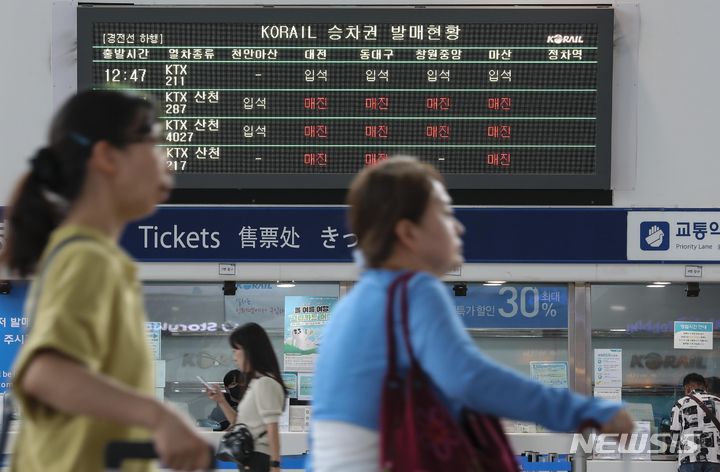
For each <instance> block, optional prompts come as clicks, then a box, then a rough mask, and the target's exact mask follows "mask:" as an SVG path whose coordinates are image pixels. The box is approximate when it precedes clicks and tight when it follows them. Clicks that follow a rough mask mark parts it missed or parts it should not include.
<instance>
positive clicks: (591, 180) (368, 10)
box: [77, 4, 614, 205]
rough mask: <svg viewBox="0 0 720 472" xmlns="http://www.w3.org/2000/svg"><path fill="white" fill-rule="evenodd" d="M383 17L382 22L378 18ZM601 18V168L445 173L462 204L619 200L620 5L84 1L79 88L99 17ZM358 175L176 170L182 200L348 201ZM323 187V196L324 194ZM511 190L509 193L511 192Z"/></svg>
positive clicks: (88, 72)
mask: <svg viewBox="0 0 720 472" xmlns="http://www.w3.org/2000/svg"><path fill="white" fill-rule="evenodd" d="M378 18H381V19H382V21H378ZM235 19H237V22H239V23H258V22H260V23H267V24H269V23H295V24H307V23H323V22H333V23H352V24H361V23H363V22H373V23H378V24H379V23H394V22H402V23H409V24H422V23H458V22H462V23H596V24H597V26H598V44H597V47H598V49H597V55H598V69H597V115H596V116H597V118H596V122H597V127H596V154H595V159H596V168H595V169H596V172H595V173H594V174H593V175H567V174H555V175H548V174H533V175H530V174H525V175H512V174H509V175H508V174H472V175H462V174H445V175H444V177H445V179H446V183H447V186H448V189H449V190H450V193H451V195H452V196H453V197H454V198H455V200H456V203H460V204H488V203H489V204H561V205H562V204H566V205H577V204H581V205H592V204H603V205H607V204H610V203H611V200H612V192H611V182H610V180H611V179H610V177H611V128H612V77H613V70H612V62H613V61H612V56H613V48H612V44H613V23H614V11H613V9H612V8H611V7H608V6H597V5H593V6H590V7H577V8H564V7H562V8H560V7H527V8H525V7H517V8H507V7H482V6H477V7H466V6H462V7H448V6H439V5H438V6H431V5H426V6H422V7H413V6H407V7H404V6H397V5H393V6H388V7H375V6H374V7H364V6H352V7H350V6H348V7H342V6H315V7H306V8H297V7H278V6H273V7H268V6H265V7H257V6H222V7H174V6H173V7H161V6H124V5H123V6H116V5H111V6H108V5H99V4H95V5H86V4H85V5H79V6H78V9H77V41H78V50H77V58H78V69H77V80H78V89H80V90H82V89H85V88H88V87H89V86H91V85H92V67H93V62H92V59H93V51H92V48H91V47H88V46H90V45H92V37H93V31H92V29H93V23H95V22H130V23H144V22H150V23H158V22H160V23H218V22H222V23H229V22H230V23H232V22H234V21H235ZM352 177H353V176H352V175H350V174H306V173H297V174H183V173H178V174H177V175H176V186H177V190H176V192H175V194H174V200H175V201H176V202H178V203H279V204H287V203H319V204H324V203H327V204H333V203H341V202H342V200H343V199H344V194H345V190H346V188H347V186H348V184H349V182H350V180H351V179H352ZM319 191H321V193H320V194H318V192H319ZM503 195H504V196H503Z"/></svg>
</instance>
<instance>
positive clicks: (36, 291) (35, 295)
mask: <svg viewBox="0 0 720 472" xmlns="http://www.w3.org/2000/svg"><path fill="white" fill-rule="evenodd" d="M90 240H92V238H90V237H88V236H71V237H69V238H67V239H64V240H63V241H61V242H60V243H59V244H58V245H57V246H55V247H54V248H53V250H52V251H50V253H49V254H48V255H47V257H46V258H45V260H44V261H43V263H42V266H40V270H38V272H37V279H36V284H37V285H36V286H35V287H33V290H32V298H31V299H30V304H29V305H28V310H27V314H28V317H29V318H30V319H29V320H28V332H30V329H31V327H32V319H33V318H34V315H35V310H36V309H37V304H38V301H39V300H40V294H41V293H42V287H43V283H44V282H45V274H46V273H47V271H48V268H49V267H50V263H51V262H52V261H53V259H54V258H55V256H57V254H58V253H59V252H60V251H61V250H62V249H63V248H64V247H65V246H67V245H68V244H70V243H74V242H76V241H90Z"/></svg>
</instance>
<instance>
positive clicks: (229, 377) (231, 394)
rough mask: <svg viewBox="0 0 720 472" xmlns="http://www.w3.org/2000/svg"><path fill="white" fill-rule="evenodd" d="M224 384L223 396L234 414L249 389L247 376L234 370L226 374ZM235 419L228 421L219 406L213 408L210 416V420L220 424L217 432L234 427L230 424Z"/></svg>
mask: <svg viewBox="0 0 720 472" xmlns="http://www.w3.org/2000/svg"><path fill="white" fill-rule="evenodd" d="M223 384H224V385H225V393H223V396H224V397H225V400H226V401H227V403H228V405H230V408H231V409H232V411H233V412H234V411H235V409H236V408H237V406H238V403H240V400H242V397H243V396H244V395H245V390H246V389H247V383H246V382H245V374H243V373H242V372H241V371H240V370H238V369H233V370H231V371H229V372H228V373H227V374H225V377H223ZM233 417H234V415H233ZM233 417H231V418H230V419H228V418H227V417H226V416H225V413H224V412H223V410H222V408H220V405H219V404H218V405H216V406H215V408H213V411H211V412H210V416H209V417H208V418H209V419H211V420H213V421H217V422H218V423H219V425H220V426H219V428H218V429H216V431H225V430H226V429H228V428H229V427H230V426H232V424H230V420H231V419H233Z"/></svg>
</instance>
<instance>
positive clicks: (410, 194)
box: [308, 158, 633, 472]
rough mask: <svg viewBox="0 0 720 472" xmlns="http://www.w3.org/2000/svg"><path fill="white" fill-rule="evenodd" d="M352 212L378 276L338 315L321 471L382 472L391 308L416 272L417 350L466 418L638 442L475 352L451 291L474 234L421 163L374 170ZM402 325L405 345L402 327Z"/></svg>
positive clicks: (587, 405)
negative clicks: (596, 431) (597, 430)
mask: <svg viewBox="0 0 720 472" xmlns="http://www.w3.org/2000/svg"><path fill="white" fill-rule="evenodd" d="M348 204H349V206H350V209H349V222H350V229H351V231H352V232H353V233H354V234H355V235H357V237H358V244H359V247H360V249H361V251H362V256H363V258H364V260H365V262H366V265H367V270H365V271H364V272H363V273H362V275H361V277H360V280H359V281H358V283H357V284H356V285H355V286H354V287H353V288H352V289H351V290H350V292H349V293H348V295H347V296H346V297H345V298H343V299H342V300H341V301H340V302H339V303H338V304H337V305H336V307H335V311H334V313H333V316H332V317H331V318H330V321H329V323H328V325H327V326H326V328H325V331H324V333H323V343H322V345H321V346H320V352H319V358H318V361H317V364H316V370H315V379H314V385H313V388H314V392H313V423H312V427H311V433H310V435H311V441H310V442H311V445H312V451H311V461H309V462H311V464H310V467H311V469H312V470H313V471H315V472H329V471H343V472H360V471H362V472H372V471H379V470H380V451H379V447H380V445H379V442H380V437H379V436H380V435H379V424H378V423H379V420H380V404H381V392H382V385H383V378H384V376H385V373H386V370H387V344H386V335H385V305H386V299H387V291H388V286H389V285H390V284H391V283H392V282H393V280H395V279H396V278H397V277H398V276H399V275H400V274H403V273H405V272H407V271H413V272H416V274H415V275H414V276H413V277H412V278H411V279H410V281H409V283H408V297H409V310H410V311H409V325H410V326H409V328H410V341H411V343H412V346H413V348H414V351H415V354H416V356H417V358H418V361H419V363H420V365H421V366H422V368H423V369H424V370H425V372H426V373H427V374H428V375H429V377H430V378H431V379H432V381H433V383H434V384H435V386H436V387H437V388H438V389H439V390H440V392H441V393H442V395H443V396H444V397H445V398H446V400H448V403H449V404H450V405H453V407H454V408H453V409H454V410H455V411H457V410H459V407H460V406H461V405H462V406H469V407H471V408H473V409H475V410H476V411H479V412H485V413H492V414H495V415H498V416H502V417H507V418H513V419H517V420H522V421H529V422H534V423H539V424H541V425H543V426H546V427H547V428H549V429H553V430H558V431H577V430H579V429H581V428H583V427H584V426H592V425H594V426H601V430H602V431H603V432H607V433H628V432H630V431H632V429H633V424H632V420H631V417H630V415H629V414H628V413H627V412H626V411H625V410H623V409H622V406H621V404H620V403H611V402H608V401H605V400H600V399H593V398H588V397H584V396H580V395H577V394H574V393H572V392H570V391H569V390H567V389H555V388H548V387H546V386H544V385H542V384H540V383H538V382H535V381H533V380H531V379H530V378H528V377H526V376H524V375H520V374H518V373H516V372H514V371H512V370H510V369H508V368H505V367H503V366H501V365H499V364H497V363H496V362H494V361H493V360H491V359H489V358H488V357H486V356H485V355H483V354H482V353H481V352H480V351H479V350H478V349H477V348H476V347H475V345H474V343H473V341H472V339H471V338H470V336H469V335H468V333H467V332H466V330H465V328H464V326H463V324H462V321H461V320H460V318H459V317H458V316H457V315H456V311H455V304H454V303H453V300H452V298H451V297H450V294H449V292H448V290H447V289H446V287H445V286H444V285H443V284H442V282H441V281H440V280H439V277H441V276H443V275H444V274H445V273H447V272H448V271H449V270H451V269H452V268H454V267H458V266H459V265H460V264H461V263H462V261H463V259H462V240H461V236H462V234H463V233H464V228H463V226H462V224H460V222H459V221H458V220H457V219H456V218H455V215H454V213H453V209H452V207H451V201H450V197H449V196H448V193H447V191H446V190H445V187H444V185H443V179H442V177H441V176H440V174H439V173H438V172H437V171H436V170H435V169H433V168H432V167H430V166H428V165H425V164H422V163H420V162H418V161H416V160H414V159H410V158H393V159H390V160H387V161H384V162H382V163H380V164H377V165H374V166H372V167H368V168H365V169H364V170H363V171H361V172H360V173H359V174H358V175H357V177H356V178H355V180H354V181H353V183H352V185H351V187H350V191H349V194H348ZM395 323H396V327H395V332H396V333H400V332H401V326H400V321H399V317H396V319H395ZM399 345H402V343H401V342H400V343H399ZM399 354H400V356H399V360H398V362H399V366H398V367H399V369H400V371H401V372H402V371H404V370H406V369H407V367H408V364H409V363H408V359H407V355H406V353H405V351H404V350H403V349H400V350H399ZM308 470H310V469H308Z"/></svg>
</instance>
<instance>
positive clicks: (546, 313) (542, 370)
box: [447, 283, 569, 433]
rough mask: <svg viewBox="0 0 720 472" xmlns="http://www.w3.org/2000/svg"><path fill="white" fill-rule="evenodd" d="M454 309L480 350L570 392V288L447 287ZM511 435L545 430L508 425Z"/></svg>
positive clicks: (473, 284) (515, 424) (515, 423)
mask: <svg viewBox="0 0 720 472" xmlns="http://www.w3.org/2000/svg"><path fill="white" fill-rule="evenodd" d="M447 285H448V288H449V289H451V290H452V293H453V295H454V296H453V300H454V302H455V309H456V313H457V315H458V316H460V317H461V318H462V320H463V322H464V324H465V326H466V328H467V330H468V332H469V334H470V335H471V337H472V338H473V340H474V341H475V344H476V345H477V347H478V349H480V350H481V351H482V352H483V353H484V354H485V355H487V356H489V357H490V358H492V359H493V360H495V361H497V362H499V363H500V364H503V365H505V366H507V367H510V368H512V369H514V370H516V371H518V372H520V373H523V374H525V375H529V376H532V377H534V378H536V379H537V380H539V381H541V382H543V383H545V384H548V385H552V386H554V387H559V388H567V387H568V374H569V371H568V293H569V286H568V285H567V284H553V285H551V284H516V283H513V284H499V283H494V284H493V283H468V284H452V283H450V284H447ZM505 428H506V430H507V431H508V432H515V433H535V432H543V431H544V429H543V428H542V427H539V426H536V425H531V424H523V423H519V422H511V421H506V422H505Z"/></svg>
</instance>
